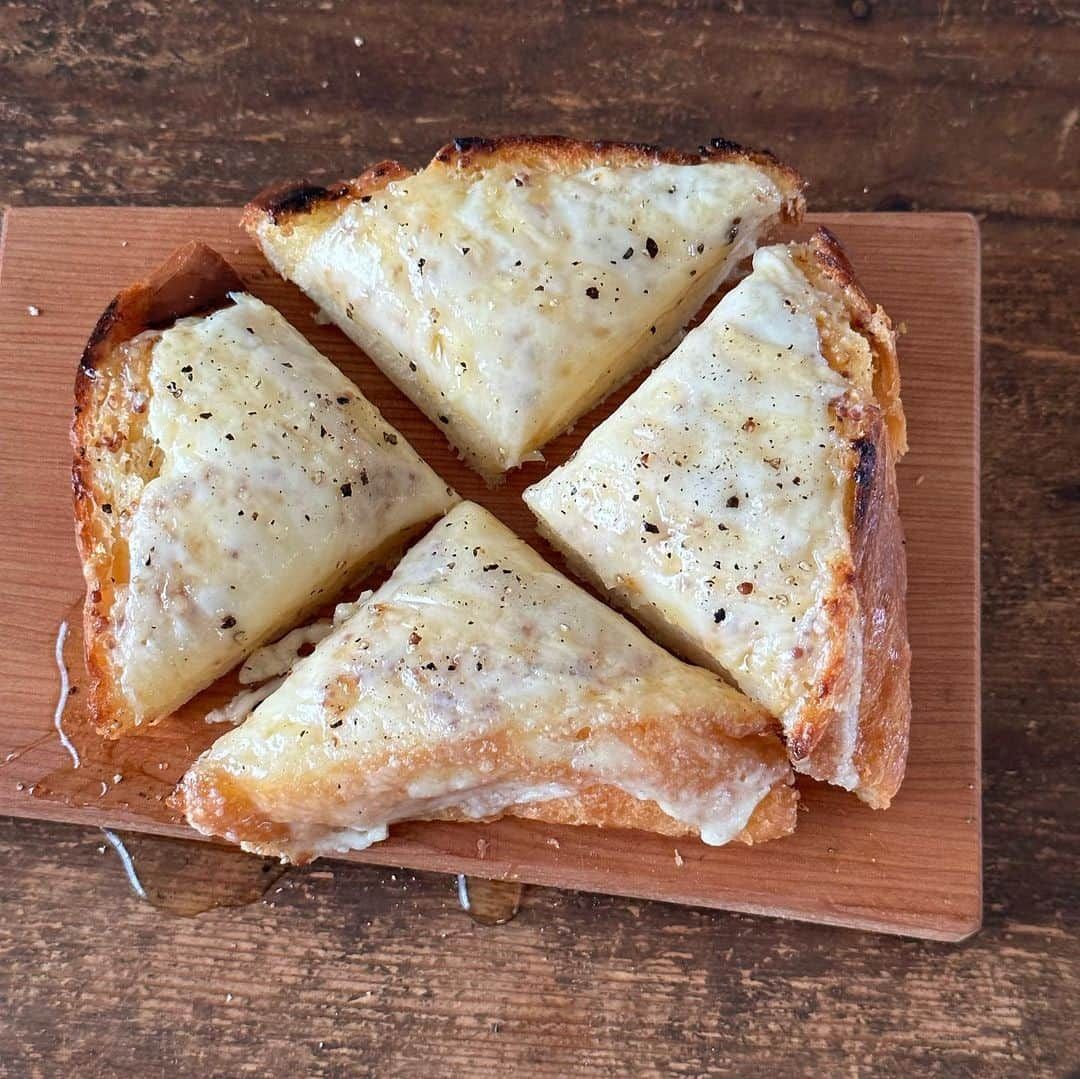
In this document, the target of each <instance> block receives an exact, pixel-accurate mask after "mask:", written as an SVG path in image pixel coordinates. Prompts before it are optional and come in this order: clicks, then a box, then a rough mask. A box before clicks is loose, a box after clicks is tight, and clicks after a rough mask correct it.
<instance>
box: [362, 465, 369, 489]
mask: <svg viewBox="0 0 1080 1079" xmlns="http://www.w3.org/2000/svg"><path fill="white" fill-rule="evenodd" d="M367 485H368V474H367V469H366V468H362V469H360V486H361V487H366V486H367Z"/></svg>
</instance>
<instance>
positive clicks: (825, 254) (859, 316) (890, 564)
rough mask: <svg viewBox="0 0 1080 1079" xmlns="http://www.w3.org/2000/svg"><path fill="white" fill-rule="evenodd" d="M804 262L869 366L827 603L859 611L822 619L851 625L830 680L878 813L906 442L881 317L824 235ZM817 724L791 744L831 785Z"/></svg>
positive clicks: (902, 572) (902, 666)
mask: <svg viewBox="0 0 1080 1079" xmlns="http://www.w3.org/2000/svg"><path fill="white" fill-rule="evenodd" d="M810 255H811V256H812V257H811V258H810V259H804V260H802V263H801V265H802V269H803V271H804V272H805V273H806V275H807V277H808V278H809V280H810V281H811V283H812V284H814V285H815V286H816V287H818V288H821V289H825V290H827V291H829V292H830V293H832V294H833V295H835V296H837V297H839V298H840V299H841V300H842V302H843V303H844V306H845V309H846V311H847V314H848V317H849V318H850V320H851V324H852V326H853V328H854V329H855V330H857V331H858V332H859V333H860V334H861V335H862V336H863V338H864V339H865V340H866V342H867V344H868V346H869V348H870V352H871V355H872V359H873V394H874V401H873V403H872V405H870V406H869V407H863V408H861V409H859V410H857V411H855V412H854V414H853V415H851V416H843V417H841V418H842V420H843V421H844V423H845V428H844V429H845V433H850V434H852V435H853V436H854V437H853V440H852V450H853V453H852V473H851V476H852V480H851V505H850V509H849V519H850V535H851V548H852V560H853V565H852V566H851V567H850V568H849V571H848V572H849V574H850V581H848V582H844V584H847V585H850V587H845V588H841V589H838V592H837V595H836V598H835V599H834V600H833V602H837V603H840V604H843V605H845V607H846V606H848V605H849V604H850V599H849V598H848V597H852V596H853V597H854V599H855V600H856V601H857V604H856V609H855V610H852V611H846V610H845V611H843V612H840V611H838V612H837V617H836V618H835V619H830V621H831V622H832V623H833V624H834V625H836V626H838V627H843V626H844V625H845V624H847V623H848V622H849V621H850V619H851V618H855V617H857V618H858V622H857V623H856V624H855V627H854V628H855V631H856V639H854V640H851V641H850V645H849V647H848V648H846V649H844V648H837V650H836V654H837V663H836V664H834V667H833V669H832V674H833V675H834V677H835V678H837V679H838V680H840V681H842V680H843V679H845V678H847V679H852V678H855V677H856V676H857V677H858V678H859V679H860V681H861V692H860V698H859V701H860V703H859V712H858V723H857V733H856V741H855V748H854V753H853V755H852V760H851V763H852V764H853V766H854V770H855V773H856V775H857V777H858V778H857V785H856V787H855V791H856V793H857V794H858V795H859V797H860V798H862V799H863V801H865V802H867V803H868V804H869V805H871V806H873V807H874V808H885V807H887V806H888V805H889V802H890V801H891V799H892V797H893V795H894V794H895V793H896V791H897V790H898V789H899V786H900V783H901V781H902V779H903V776H904V768H905V764H906V761H907V749H908V733H909V727H910V722H911V694H910V684H909V674H910V666H911V650H910V647H909V644H908V639H907V612H906V601H905V594H906V590H907V564H906V556H905V553H904V537H903V528H902V526H901V523H900V512H899V495H898V491H897V484H896V462H897V460H898V458H899V457H900V456H902V455H903V453H905V452H906V450H907V437H906V424H905V420H904V412H903V405H902V404H901V401H900V376H899V365H898V361H897V356H896V337H895V333H894V332H893V328H892V323H891V321H890V320H889V317H888V315H886V313H885V312H884V311H883V310H882V309H881V308H880V307H878V306H875V305H873V304H872V303H871V302H870V300H869V299H868V298H867V296H866V294H865V293H864V292H863V290H862V288H861V287H860V286H859V284H858V282H857V281H856V280H855V275H854V271H853V269H852V267H851V263H850V262H849V261H848V259H847V256H846V254H845V253H844V250H843V248H842V247H841V246H840V244H839V242H838V241H837V240H836V237H834V236H833V235H832V234H831V233H830V232H829V231H828V230H827V229H824V228H822V229H819V230H818V232H817V233H816V234H815V235H814V237H813V239H812V240H811V242H810ZM840 635H841V636H843V634H842V630H841V632H840ZM837 643H838V644H843V642H842V641H838V642H837ZM825 718H826V717H825V715H821V716H818V717H816V720H815V722H816V724H817V729H818V732H819V737H818V738H817V739H814V740H812V741H810V742H809V743H808V744H806V745H804V746H801V747H797V748H798V749H801V750H802V752H801V753H795V754H793V757H794V758H795V759H796V760H801V762H802V763H801V765H800V769H801V770H804V771H806V772H807V773H808V774H809V775H812V776H815V777H816V778H819V779H833V778H835V776H836V774H837V772H838V770H839V769H842V768H843V767H844V765H845V758H846V757H847V751H845V750H844V748H843V746H842V744H841V743H842V733H843V732H842V728H841V724H839V723H837V722H836V721H835V720H834V721H832V722H824V720H825ZM821 732H823V733H821Z"/></svg>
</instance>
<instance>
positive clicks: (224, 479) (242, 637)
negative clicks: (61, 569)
mask: <svg viewBox="0 0 1080 1079" xmlns="http://www.w3.org/2000/svg"><path fill="white" fill-rule="evenodd" d="M242 289H243V284H242V282H241V281H240V279H239V278H238V277H237V275H236V274H235V272H234V271H233V270H232V269H231V267H229V265H228V264H227V263H226V262H225V261H224V260H223V259H221V258H220V256H218V255H217V254H215V253H214V252H213V251H211V250H210V249H209V248H207V247H205V246H203V245H199V244H192V245H190V246H189V247H187V248H184V249H182V250H181V251H179V252H177V253H176V255H174V256H173V258H172V259H171V260H170V261H169V262H167V263H166V264H165V265H164V266H162V267H161V268H160V269H159V270H158V271H157V272H156V273H155V274H154V275H153V276H152V277H151V278H150V279H149V280H148V281H145V282H142V283H140V284H137V285H134V286H132V287H131V288H129V289H127V290H126V291H124V292H122V293H121V294H120V295H119V296H118V297H117V298H116V299H115V300H114V301H113V303H112V304H111V305H110V307H109V308H108V310H107V311H106V312H105V314H104V315H102V317H101V320H100V321H99V322H98V325H97V328H96V329H95V330H94V333H93V336H92V337H91V338H90V342H89V344H88V345H87V348H86V352H85V354H84V355H83V358H82V362H81V364H80V367H79V372H78V377H77V380H76V387H75V400H76V404H75V418H74V422H73V425H72V432H71V437H72V445H73V448H74V454H75V457H74V468H73V481H74V488H75V516H76V525H77V536H78V543H79V551H80V554H81V557H82V562H83V571H84V575H85V577H86V586H87V599H86V611H85V622H86V634H85V635H86V651H87V666H88V669H89V673H90V678H91V692H90V709H91V713H92V715H93V717H94V719H95V721H96V723H97V725H98V727H99V728H100V729H101V730H102V731H103V732H104V733H109V734H118V733H121V732H123V731H124V730H127V729H130V728H132V727H136V726H139V725H140V724H145V723H153V722H155V721H156V720H158V719H160V718H162V717H163V716H165V715H168V714H169V713H170V712H172V711H174V710H175V709H176V708H177V707H179V706H180V705H181V704H182V703H183V702H184V701H186V700H188V699H189V698H190V697H192V696H193V695H194V694H195V693H197V692H199V691H200V690H201V689H203V688H205V687H206V686H207V685H209V684H210V683H211V682H212V681H214V679H216V678H218V677H219V676H220V675H222V674H224V673H225V672H226V671H227V670H229V669H230V668H231V667H232V666H234V665H235V664H236V663H237V662H238V661H239V660H241V659H243V657H244V656H246V655H247V654H248V653H249V652H251V651H252V650H253V649H255V648H257V647H258V646H259V645H260V644H263V643H264V642H265V641H267V640H268V639H271V638H273V636H274V635H275V634H277V633H280V632H281V631H283V630H285V629H288V628H289V627H290V626H291V625H292V624H294V623H295V622H296V621H297V620H298V619H300V618H302V617H304V616H305V615H306V614H307V613H308V612H310V611H312V610H313V609H315V608H317V607H318V606H320V605H321V604H322V603H324V602H326V601H328V600H329V599H331V598H333V596H334V595H335V594H336V593H338V592H339V591H340V590H341V589H342V588H343V587H345V586H346V585H348V584H350V583H352V582H353V581H355V580H356V579H357V578H358V577H359V576H360V575H361V574H362V573H363V572H364V571H365V570H367V569H369V568H370V567H371V566H372V565H373V564H374V563H375V562H377V561H380V560H382V559H383V558H385V557H386V556H388V555H389V554H391V553H393V552H394V551H395V550H396V549H398V548H399V547H400V546H401V545H402V544H403V543H404V541H405V540H406V539H407V538H408V537H410V536H411V535H413V534H415V533H416V532H417V531H419V530H420V529H421V528H422V527H423V526H425V525H426V524H427V523H428V522H430V521H431V520H432V519H433V518H435V517H438V516H440V515H441V514H442V513H444V512H445V511H446V509H447V508H448V507H449V506H450V505H452V504H453V502H454V501H456V496H455V495H454V493H453V492H452V491H451V490H450V489H449V488H448V487H447V486H446V484H445V483H444V482H443V481H442V480H440V479H439V477H438V476H436V475H435V473H434V472H432V470H431V469H430V468H429V467H428V466H427V465H426V464H425V463H424V462H423V461H422V460H421V459H420V458H419V457H418V456H417V455H416V453H415V452H414V451H413V450H412V448H411V447H410V446H409V445H408V444H407V443H406V441H405V439H404V438H403V437H402V436H401V435H400V434H398V432H397V431H395V430H394V429H393V428H392V427H391V426H390V425H389V424H387V423H386V422H385V421H384V420H383V418H382V417H381V416H380V415H379V413H378V411H377V410H376V409H375V407H374V406H373V405H371V404H370V403H369V402H368V401H367V400H366V399H365V398H364V397H363V396H362V395H361V393H360V391H359V390H358V389H357V387H356V386H355V385H354V384H353V383H352V382H351V381H349V379H347V378H346V377H345V376H344V375H343V374H342V373H341V372H340V371H339V370H338V369H337V368H336V367H335V366H334V365H333V364H332V363H331V362H330V361H329V360H327V359H326V358H325V357H324V356H322V355H321V354H320V353H319V352H317V351H316V350H315V349H314V348H313V347H312V346H311V345H310V344H308V342H307V341H306V340H305V339H304V338H303V337H302V336H301V335H300V334H299V333H298V332H297V331H296V330H294V329H293V328H292V326H290V325H289V324H288V323H287V322H286V321H285V319H284V318H282V316H281V315H280V314H279V313H278V312H277V311H275V310H274V309H273V308H272V307H268V306H267V305H266V304H264V303H262V302H260V301H259V300H257V299H255V298H254V297H253V296H250V295H248V294H247V293H245V292H243V291H242Z"/></svg>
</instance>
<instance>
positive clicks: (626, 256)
mask: <svg viewBox="0 0 1080 1079" xmlns="http://www.w3.org/2000/svg"><path fill="white" fill-rule="evenodd" d="M622 257H623V258H624V259H632V258H633V257H634V249H633V248H632V247H628V248H627V249H626V250H625V251H624V252H623V254H622Z"/></svg>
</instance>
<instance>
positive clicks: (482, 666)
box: [476, 662, 484, 671]
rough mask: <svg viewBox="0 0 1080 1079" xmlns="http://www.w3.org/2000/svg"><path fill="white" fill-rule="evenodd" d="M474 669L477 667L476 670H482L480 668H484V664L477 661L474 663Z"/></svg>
mask: <svg viewBox="0 0 1080 1079" xmlns="http://www.w3.org/2000/svg"><path fill="white" fill-rule="evenodd" d="M476 669H477V670H478V671H482V670H483V669H484V665H483V664H482V663H480V662H477V664H476Z"/></svg>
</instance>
